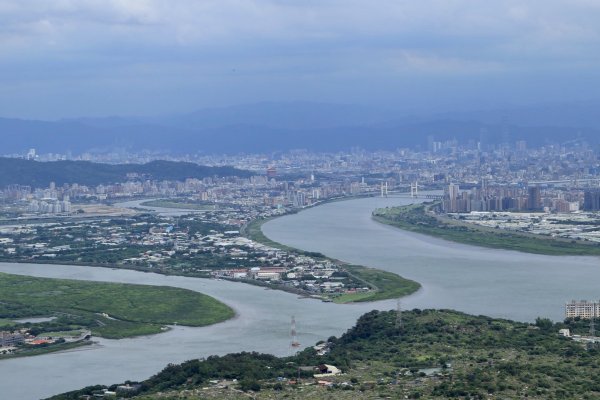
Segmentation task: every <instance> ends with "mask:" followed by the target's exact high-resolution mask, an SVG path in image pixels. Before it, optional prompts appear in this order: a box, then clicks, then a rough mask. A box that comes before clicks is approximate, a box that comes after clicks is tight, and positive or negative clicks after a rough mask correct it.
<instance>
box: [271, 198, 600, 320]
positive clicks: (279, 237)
mask: <svg viewBox="0 0 600 400" xmlns="http://www.w3.org/2000/svg"><path fill="white" fill-rule="evenodd" d="M410 202H412V201H411V200H410V199H407V198H392V197H390V198H365V199H359V200H351V201H343V202H337V203H329V204H324V205H322V206H319V207H315V208H311V209H308V210H305V211H302V212H300V213H298V214H293V215H289V216H285V217H282V218H279V219H275V220H272V221H270V222H268V223H266V224H265V225H263V231H264V233H265V234H266V235H267V236H268V237H269V238H271V239H273V240H275V241H278V242H280V243H284V244H286V245H290V246H294V247H297V248H301V249H304V250H310V251H319V252H322V253H324V254H327V255H328V256H331V257H335V258H338V259H340V260H344V261H348V262H352V263H356V264H362V265H367V266H371V267H377V268H381V269H385V270H388V271H391V272H395V273H397V274H400V275H402V276H404V277H407V278H411V279H414V280H416V281H418V282H420V283H421V284H422V285H423V289H422V290H421V291H419V292H418V293H416V294H415V295H413V296H409V297H407V298H405V299H404V300H403V304H404V307H405V308H408V307H411V308H412V307H419V308H430V307H431V308H451V309H456V310H461V311H465V312H468V313H473V314H485V315H490V316H494V317H504V318H511V319H515V320H522V321H532V320H534V319H535V318H536V317H538V316H544V317H549V318H552V319H554V320H560V319H562V318H563V315H564V303H565V302H566V301H568V300H571V299H598V298H600V258H599V257H562V256H560V257H559V256H544V255H535V254H525V253H519V252H515V251H506V250H495V249H486V248H480V247H474V246H468V245H462V244H456V243H452V242H448V241H445V240H440V239H435V238H431V237H428V236H425V235H420V234H415V233H410V232H405V231H402V230H400V229H397V228H393V227H390V226H387V225H382V224H379V223H377V222H375V221H373V220H372V219H371V212H372V211H373V210H374V209H375V208H378V207H387V206H395V205H403V204H408V203H410Z"/></svg>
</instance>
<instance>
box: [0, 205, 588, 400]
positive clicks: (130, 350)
mask: <svg viewBox="0 0 600 400" xmlns="http://www.w3.org/2000/svg"><path fill="white" fill-rule="evenodd" d="M408 202H410V199H402V198H391V197H390V198H366V199H357V200H350V201H342V202H335V203H329V204H324V205H321V206H319V207H315V208H311V209H308V210H305V211H302V212H300V213H298V214H294V215H289V216H285V217H282V218H278V219H275V220H273V221H270V222H268V223H267V224H265V225H264V226H263V230H264V232H265V234H267V236H269V237H270V238H272V239H274V240H276V241H279V242H281V243H284V244H287V245H291V246H295V247H298V248H301V249H304V250H311V251H320V252H322V253H324V254H326V255H328V256H332V257H335V258H339V259H341V260H344V261H348V262H352V263H358V264H363V265H367V266H372V267H377V268H382V269H386V270H389V271H392V272H396V273H398V274H400V275H403V276H406V277H408V278H412V279H415V280H417V281H419V282H420V283H422V284H423V289H422V290H420V291H419V292H417V293H416V294H414V295H412V296H409V297H407V298H404V299H403V301H402V302H403V308H404V309H408V308H412V307H420V308H425V307H435V308H453V309H458V310H461V311H466V312H469V313H475V314H486V315H490V316H494V317H507V318H512V319H517V320H529V321H531V320H533V319H535V317H537V316H546V317H550V318H552V319H555V320H558V319H561V318H562V316H563V305H564V302H565V301H567V300H569V299H572V298H577V299H579V298H587V299H594V298H598V297H600V296H598V283H599V282H600V265H599V262H598V261H599V260H600V259H599V258H597V257H551V256H540V255H530V254H522V253H517V252H511V251H503V250H493V249H484V248H477V247H472V246H466V245H460V244H454V243H450V242H446V241H443V240H438V239H433V238H429V237H427V236H423V235H418V234H413V233H408V232H404V231H401V230H398V229H395V228H391V227H388V226H385V225H381V224H378V223H376V222H374V221H372V220H371V217H370V215H371V212H372V211H373V209H375V208H377V207H385V206H392V205H400V204H406V203H408ZM0 271H2V272H9V273H15V274H22V275H30V276H41V277H54V278H66V279H79V280H90V281H106V282H122V283H140V284H148V285H168V286H175V287H182V288H187V289H191V290H196V291H199V292H202V293H206V294H208V295H211V296H213V297H215V298H217V299H219V300H221V301H223V302H225V303H226V304H228V305H230V306H231V307H233V308H234V309H235V310H236V312H237V317H236V318H234V319H231V320H229V321H226V322H223V323H220V324H216V325H213V326H209V327H204V328H188V327H181V326H177V327H173V329H171V330H170V331H168V332H166V333H162V334H159V335H153V336H145V337H141V338H133V339H123V340H108V339H98V344H97V345H94V346H91V347H89V348H82V349H78V350H75V351H68V352H61V353H53V354H47V355H43V356H37V357H26V358H17V359H9V360H3V361H0V385H1V387H2V396H1V397H2V398H7V399H39V398H41V397H47V396H49V395H52V394H56V393H60V392H64V391H68V390H73V389H77V388H81V387H83V386H86V385H91V384H96V383H103V384H110V383H118V382H122V381H124V380H126V379H132V380H141V379H144V378H147V377H149V376H150V375H152V374H154V373H156V372H158V371H159V370H161V369H162V368H163V367H164V366H166V364H168V363H179V362H182V361H185V360H188V359H193V358H199V357H206V356H208V355H211V354H226V353H230V352H236V351H260V352H268V353H272V354H276V355H287V354H289V352H290V349H289V342H290V338H289V328H290V327H289V323H290V317H291V315H295V316H296V320H297V321H298V331H299V338H300V341H301V342H302V344H303V345H310V344H313V343H315V342H316V341H318V340H321V339H325V338H327V337H329V336H331V335H339V334H341V333H343V332H344V331H345V330H346V329H348V328H349V327H351V326H352V325H353V324H354V322H355V320H356V318H357V317H358V316H360V315H361V314H363V313H365V312H367V311H370V310H372V309H391V308H394V307H395V301H393V300H390V301H383V302H377V303H368V304H352V305H336V304H332V303H322V302H319V301H316V300H307V299H298V298H297V296H295V295H292V294H289V293H284V292H280V291H275V290H265V289H263V288H260V287H255V286H251V285H246V284H242V283H235V282H226V281H215V280H206V279H198V278H186V277H177V276H163V275H158V274H152V273H143V272H137V271H128V270H116V269H109V268H93V267H83V266H59V265H41V264H11V263H0Z"/></svg>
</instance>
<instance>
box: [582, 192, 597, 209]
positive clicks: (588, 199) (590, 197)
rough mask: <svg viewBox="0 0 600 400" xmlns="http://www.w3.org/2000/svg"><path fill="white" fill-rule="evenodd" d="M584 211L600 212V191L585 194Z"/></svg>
mask: <svg viewBox="0 0 600 400" xmlns="http://www.w3.org/2000/svg"><path fill="white" fill-rule="evenodd" d="M583 209H584V210H585V211H598V210H600V190H597V189H596V190H586V191H585V192H584V194H583Z"/></svg>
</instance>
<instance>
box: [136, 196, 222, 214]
mask: <svg viewBox="0 0 600 400" xmlns="http://www.w3.org/2000/svg"><path fill="white" fill-rule="evenodd" d="M140 205H141V206H145V207H161V208H175V209H179V210H198V211H205V210H214V208H215V206H214V205H213V204H209V203H207V202H197V203H192V202H190V201H189V200H181V199H176V198H174V199H159V200H149V201H145V202H143V203H140Z"/></svg>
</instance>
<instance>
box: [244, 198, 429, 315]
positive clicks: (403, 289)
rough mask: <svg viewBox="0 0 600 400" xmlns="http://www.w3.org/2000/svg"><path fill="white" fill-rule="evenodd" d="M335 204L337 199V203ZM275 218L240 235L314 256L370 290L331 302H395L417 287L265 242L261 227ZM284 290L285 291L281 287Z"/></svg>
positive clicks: (407, 281) (250, 225)
mask: <svg viewBox="0 0 600 400" xmlns="http://www.w3.org/2000/svg"><path fill="white" fill-rule="evenodd" d="M338 201H339V200H338ZM275 218H278V217H271V218H265V219H256V220H253V221H251V222H250V223H248V224H247V225H245V226H244V227H243V228H242V229H241V231H240V233H241V234H242V235H244V236H245V237H247V238H248V239H251V240H253V241H255V242H259V243H262V244H264V245H266V246H270V247H274V248H278V249H281V250H284V251H288V252H295V253H298V254H302V255H306V256H310V257H315V258H318V259H322V260H329V261H331V262H333V263H336V264H338V265H340V266H342V268H344V269H345V270H346V271H347V273H348V274H349V275H350V276H352V277H353V278H354V279H356V280H358V281H360V282H363V283H364V285H365V287H368V288H370V290H369V291H365V292H355V293H344V294H341V295H337V296H335V297H332V300H333V301H334V302H335V303H354V302H367V301H378V300H388V299H395V298H398V297H403V296H408V295H409V294H412V293H415V292H416V291H418V290H419V289H420V288H421V285H420V284H419V283H418V282H415V281H413V280H410V279H406V278H403V277H401V276H399V275H397V274H394V273H392V272H387V271H383V270H379V269H375V268H367V267H365V266H362V265H352V264H348V263H346V262H343V261H340V260H336V259H332V258H329V257H327V256H325V255H323V254H321V253H316V252H309V251H304V250H299V249H296V248H294V247H290V246H286V245H283V244H281V243H278V242H275V241H273V240H271V239H269V238H268V237H267V236H266V235H265V234H264V233H263V232H262V229H261V228H262V225H263V224H265V223H267V222H269V221H271V220H273V219H275ZM283 289H284V290H285V288H283Z"/></svg>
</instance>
